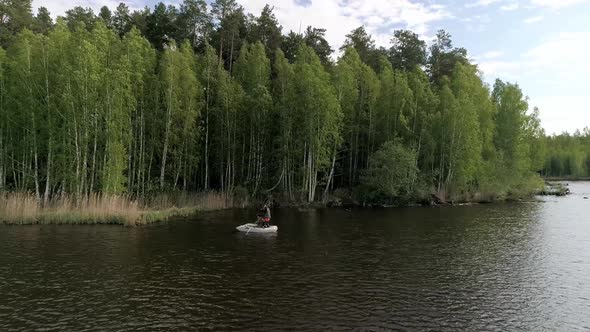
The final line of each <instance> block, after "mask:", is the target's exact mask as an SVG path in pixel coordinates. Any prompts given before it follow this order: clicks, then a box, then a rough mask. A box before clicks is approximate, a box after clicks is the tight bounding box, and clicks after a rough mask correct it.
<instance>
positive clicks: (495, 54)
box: [479, 51, 504, 59]
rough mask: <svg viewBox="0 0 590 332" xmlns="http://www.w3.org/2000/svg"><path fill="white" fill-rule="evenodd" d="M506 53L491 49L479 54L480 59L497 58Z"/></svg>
mask: <svg viewBox="0 0 590 332" xmlns="http://www.w3.org/2000/svg"><path fill="white" fill-rule="evenodd" d="M503 55H504V52H502V51H489V52H486V53H484V54H482V55H480V56H479V58H480V59H495V58H499V57H501V56H503Z"/></svg>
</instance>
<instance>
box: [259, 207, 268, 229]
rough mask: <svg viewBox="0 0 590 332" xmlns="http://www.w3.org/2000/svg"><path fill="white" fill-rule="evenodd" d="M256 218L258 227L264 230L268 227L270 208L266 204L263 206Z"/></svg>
mask: <svg viewBox="0 0 590 332" xmlns="http://www.w3.org/2000/svg"><path fill="white" fill-rule="evenodd" d="M257 217H258V221H257V224H258V226H260V227H264V228H266V227H268V226H270V207H268V204H264V206H263V207H262V209H260V212H259V213H258V215H257Z"/></svg>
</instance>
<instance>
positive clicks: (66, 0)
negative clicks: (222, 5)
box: [33, 0, 489, 50]
mask: <svg viewBox="0 0 590 332" xmlns="http://www.w3.org/2000/svg"><path fill="white" fill-rule="evenodd" d="M120 1H121V0H33V7H34V8H37V7H40V6H45V7H47V8H48V9H49V11H50V13H51V15H52V16H53V17H56V16H58V15H63V14H64V13H65V11H66V10H68V9H71V8H73V7H75V6H82V7H85V8H86V7H90V8H92V9H93V10H94V11H95V12H96V13H98V11H99V10H100V8H101V7H102V6H104V5H106V6H108V7H109V8H110V9H111V10H114V9H115V8H116V7H117V5H118V4H119V3H120ZM486 1H489V0H486ZM124 2H125V3H126V4H127V5H128V6H129V7H130V8H131V9H132V10H133V9H139V8H143V7H144V4H145V1H142V0H132V1H124ZM180 2H181V0H172V1H171V3H176V4H178V3H180ZM238 2H239V3H240V4H241V5H242V6H244V8H245V10H246V12H250V13H252V14H254V15H258V14H259V13H260V12H261V11H262V8H263V7H264V5H266V4H267V3H269V1H268V0H238ZM270 3H272V5H273V6H274V13H275V15H276V17H277V19H278V20H279V22H280V24H281V25H282V26H283V32H284V33H287V32H289V31H290V30H293V31H295V32H298V31H299V28H300V27H301V29H302V30H303V29H305V28H306V27H307V26H309V25H311V26H313V27H316V28H325V29H326V39H327V40H328V41H329V42H330V44H331V46H332V48H334V49H336V50H337V49H338V48H339V47H340V46H341V45H342V44H343V43H344V39H345V35H346V34H347V33H349V32H350V31H352V30H353V29H355V28H358V27H359V26H361V25H365V27H366V29H367V32H369V33H370V34H372V35H373V38H375V41H376V43H377V44H378V45H380V46H386V45H388V44H389V41H390V39H391V35H392V34H393V30H394V29H395V28H400V27H404V28H408V29H411V30H413V31H414V32H416V33H418V34H419V35H421V37H422V38H423V39H427V38H430V37H431V36H430V35H431V34H432V31H430V30H429V29H430V24H431V23H432V22H435V21H438V20H442V19H444V18H449V17H451V14H450V13H449V12H448V11H447V10H446V7H444V6H443V5H440V4H432V5H430V4H424V3H420V2H418V1H416V0H370V1H364V0H347V1H342V0H311V1H310V3H308V4H306V5H305V6H303V5H300V4H298V3H297V2H296V1H295V0H274V1H270Z"/></svg>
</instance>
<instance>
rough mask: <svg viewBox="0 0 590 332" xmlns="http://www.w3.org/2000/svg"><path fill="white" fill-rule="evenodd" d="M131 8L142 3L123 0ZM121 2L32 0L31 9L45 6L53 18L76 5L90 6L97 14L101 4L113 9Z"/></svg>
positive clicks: (140, 5)
mask: <svg viewBox="0 0 590 332" xmlns="http://www.w3.org/2000/svg"><path fill="white" fill-rule="evenodd" d="M123 2H124V3H125V4H126V5H127V6H129V8H130V9H131V10H135V9H140V8H143V7H144V5H143V4H142V3H140V2H139V0H133V1H123ZM119 3H121V0H33V4H32V7H33V10H34V11H35V12H36V11H37V9H38V8H39V7H46V8H47V9H48V10H49V13H50V14H51V16H52V17H53V18H56V17H57V16H63V15H64V14H65V12H66V11H67V10H69V9H72V8H74V7H76V6H80V7H83V8H91V9H92V10H93V11H94V13H95V14H98V13H99V11H100V8H101V7H102V6H107V7H109V9H110V10H112V11H114V10H115V8H117V6H118V5H119Z"/></svg>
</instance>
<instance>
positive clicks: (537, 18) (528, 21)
mask: <svg viewBox="0 0 590 332" xmlns="http://www.w3.org/2000/svg"><path fill="white" fill-rule="evenodd" d="M542 19H543V16H533V17H529V18H526V19H524V20H523V22H524V23H526V24H531V23H535V22H539V21H541V20H542Z"/></svg>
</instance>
